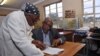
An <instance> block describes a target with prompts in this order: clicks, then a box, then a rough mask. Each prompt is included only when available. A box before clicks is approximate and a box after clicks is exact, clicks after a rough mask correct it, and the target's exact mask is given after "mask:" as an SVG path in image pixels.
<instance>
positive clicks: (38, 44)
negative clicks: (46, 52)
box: [32, 40, 46, 50]
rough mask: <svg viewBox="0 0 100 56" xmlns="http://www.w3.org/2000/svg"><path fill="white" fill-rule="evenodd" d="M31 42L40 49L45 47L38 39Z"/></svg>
mask: <svg viewBox="0 0 100 56" xmlns="http://www.w3.org/2000/svg"><path fill="white" fill-rule="evenodd" d="M32 43H33V44H35V45H36V47H37V48H40V49H41V50H43V49H45V48H46V46H45V45H44V44H43V43H42V42H41V41H39V40H33V41H32Z"/></svg>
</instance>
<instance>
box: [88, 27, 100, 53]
mask: <svg viewBox="0 0 100 56" xmlns="http://www.w3.org/2000/svg"><path fill="white" fill-rule="evenodd" d="M92 32H93V33H92V34H91V35H90V36H91V37H92V38H93V41H94V43H95V44H96V45H97V49H96V52H97V51H98V50H99V48H100V28H96V27H95V28H94V29H93V30H92Z"/></svg>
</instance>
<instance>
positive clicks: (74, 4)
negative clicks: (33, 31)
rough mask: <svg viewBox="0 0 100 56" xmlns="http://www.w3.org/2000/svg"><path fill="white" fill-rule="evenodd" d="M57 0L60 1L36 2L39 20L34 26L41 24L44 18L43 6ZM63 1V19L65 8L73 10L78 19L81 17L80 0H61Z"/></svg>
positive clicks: (54, 0)
mask: <svg viewBox="0 0 100 56" xmlns="http://www.w3.org/2000/svg"><path fill="white" fill-rule="evenodd" d="M57 1H61V0H45V1H44V2H42V3H39V4H37V5H36V6H37V7H38V8H39V11H40V21H39V22H38V24H37V25H36V27H39V26H41V24H42V21H43V20H44V18H45V13H44V6H45V5H48V4H51V3H54V2H57ZM62 3H63V15H64V17H63V18H64V19H66V18H65V11H66V10H75V16H76V17H78V18H79V19H82V18H81V17H82V14H83V11H82V0H62Z"/></svg>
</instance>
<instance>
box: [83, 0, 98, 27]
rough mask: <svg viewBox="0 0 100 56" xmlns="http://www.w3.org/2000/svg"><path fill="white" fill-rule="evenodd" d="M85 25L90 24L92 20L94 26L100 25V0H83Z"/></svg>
mask: <svg viewBox="0 0 100 56" xmlns="http://www.w3.org/2000/svg"><path fill="white" fill-rule="evenodd" d="M83 8H84V15H83V18H84V26H89V25H90V23H91V22H93V23H94V26H97V27H100V0H83Z"/></svg>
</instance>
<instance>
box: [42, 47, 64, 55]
mask: <svg viewBox="0 0 100 56" xmlns="http://www.w3.org/2000/svg"><path fill="white" fill-rule="evenodd" d="M62 51H64V49H61V48H53V47H47V48H46V49H45V50H43V52H44V53H46V54H50V55H57V54H59V53H60V52H62Z"/></svg>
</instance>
